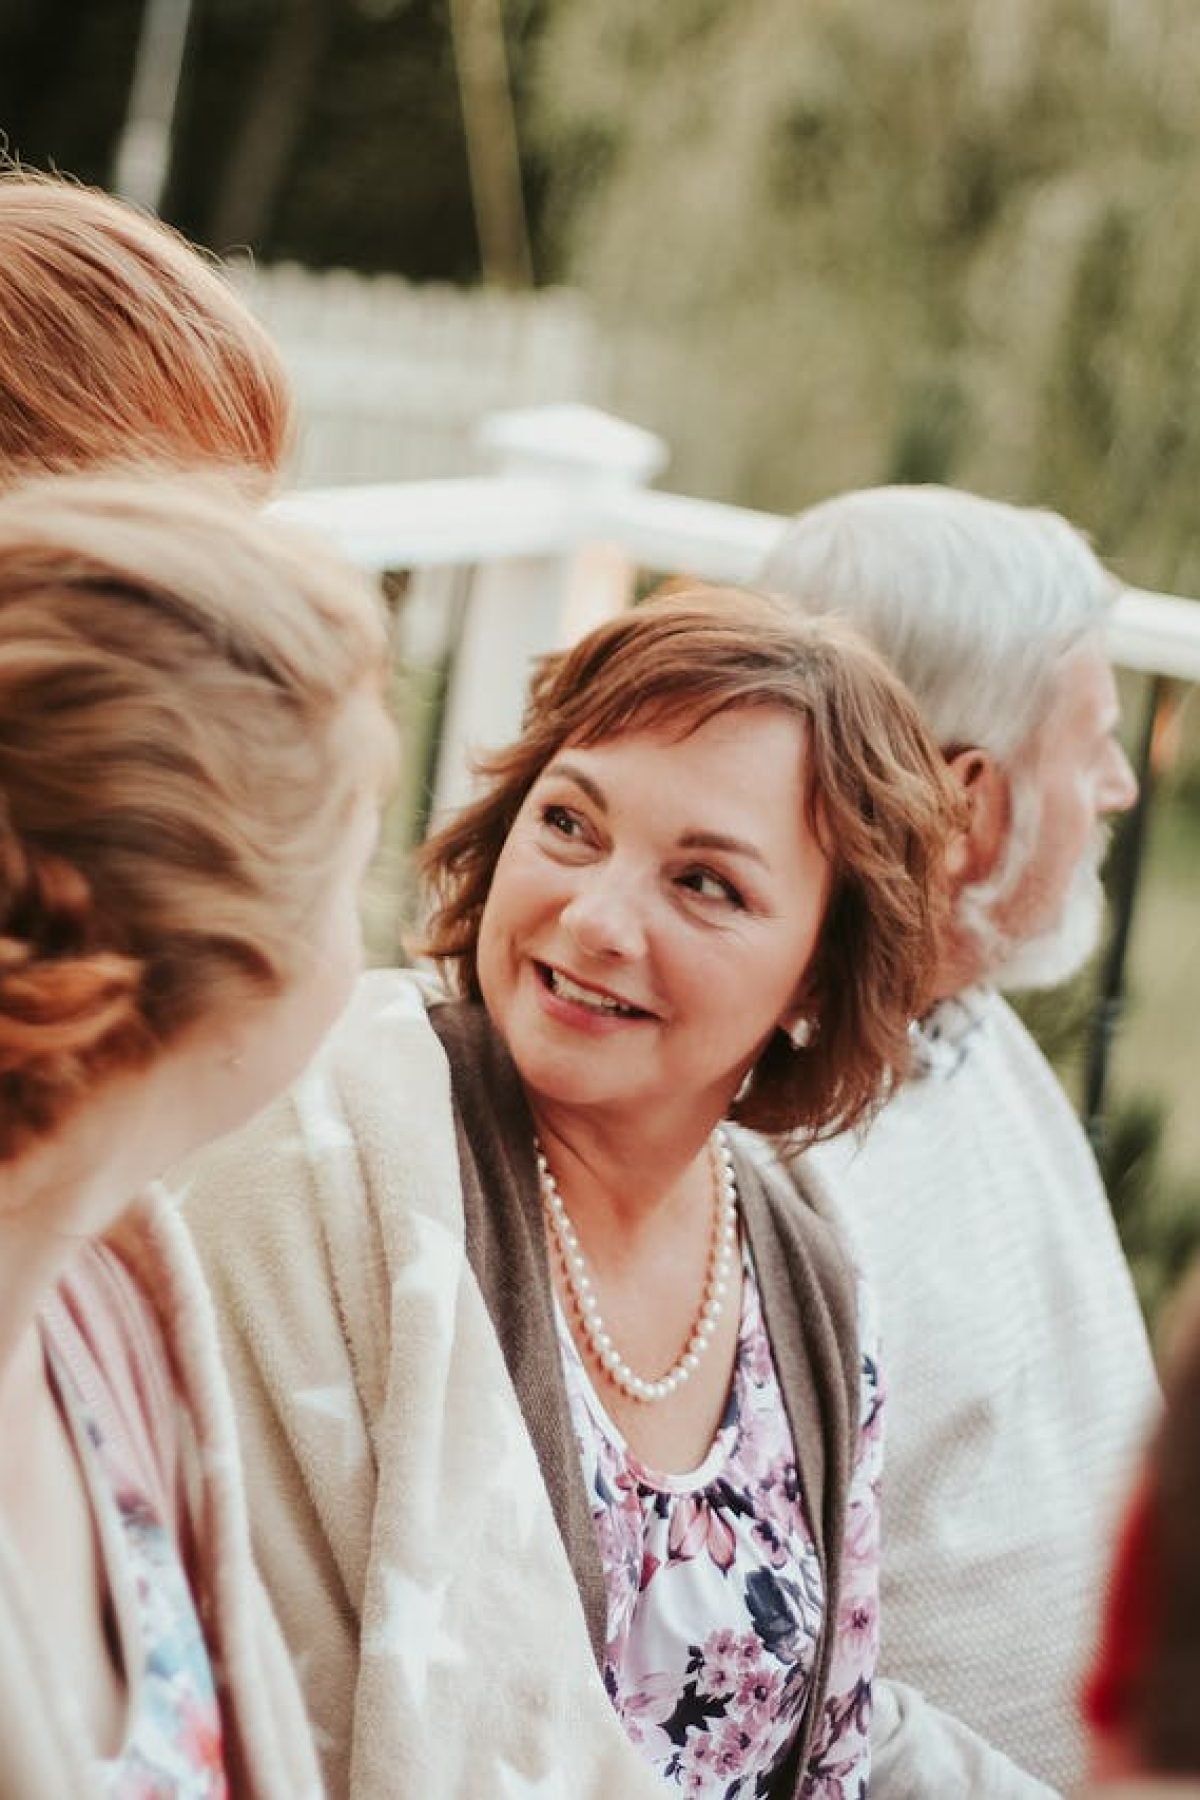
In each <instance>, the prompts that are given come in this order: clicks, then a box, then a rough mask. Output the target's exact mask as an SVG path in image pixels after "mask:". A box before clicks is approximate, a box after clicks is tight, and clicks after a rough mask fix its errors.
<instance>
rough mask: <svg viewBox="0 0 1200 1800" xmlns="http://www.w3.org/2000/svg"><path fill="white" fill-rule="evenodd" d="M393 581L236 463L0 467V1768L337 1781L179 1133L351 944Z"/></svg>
mask: <svg viewBox="0 0 1200 1800" xmlns="http://www.w3.org/2000/svg"><path fill="white" fill-rule="evenodd" d="M383 663H384V633H383V629H382V625H381V621H380V618H379V616H378V612H377V607H376V603H375V599H374V596H373V595H372V594H371V593H370V592H369V590H367V589H366V588H365V587H364V586H363V585H362V584H360V582H359V580H358V579H357V578H356V577H354V576H352V575H351V574H350V573H348V572H347V571H345V570H344V569H342V568H341V567H340V566H339V565H337V564H336V563H334V562H332V561H331V560H329V559H327V558H326V557H325V556H324V555H323V554H322V553H321V552H320V551H319V549H317V548H316V547H314V546H313V545H312V544H310V543H309V542H307V540H295V539H292V538H290V537H288V536H286V535H284V534H283V533H282V532H281V531H280V530H279V529H278V528H273V527H270V526H268V525H267V524H266V523H265V522H262V521H261V520H259V519H258V518H257V517H256V516H255V515H254V514H253V513H252V512H250V511H249V510H248V509H247V508H246V507H245V505H244V504H243V503H242V502H240V501H235V500H234V499H233V497H232V496H231V495H230V494H229V493H228V492H227V491H226V490H225V489H224V488H223V487H222V488H221V489H219V490H218V489H217V488H216V487H210V486H208V485H206V484H204V483H200V482H198V481H197V480H196V479H195V478H193V479H192V480H191V481H190V483H189V484H188V485H187V486H186V487H185V486H184V485H182V484H180V483H178V482H149V481H134V480H131V479H111V478H101V477H95V476H65V475H64V476H56V477H49V478H43V479H41V480H39V481H34V482H30V483H28V484H24V485H19V486H17V487H15V488H13V489H11V490H10V491H9V492H8V493H7V494H5V495H3V496H0V1741H2V1742H3V1745H4V1753H3V1758H2V1760H0V1794H3V1795H4V1796H5V1797H6V1800H32V1797H33V1796H41V1795H45V1796H51V1795H52V1796H54V1800H83V1797H85V1796H87V1797H95V1800H101V1796H111V1795H118V1794H119V1795H131V1794H135V1793H137V1794H141V1793H148V1792H151V1791H153V1792H154V1793H168V1792H169V1793H172V1794H175V1793H180V1794H181V1793H195V1794H199V1793H204V1794H205V1795H212V1796H219V1795H235V1796H236V1795H242V1796H251V1795H253V1796H256V1797H259V1800H262V1797H266V1796H277V1797H278V1800H298V1797H300V1796H308V1795H315V1794H317V1792H318V1791H319V1785H320V1784H319V1776H318V1771H317V1764H316V1760H315V1756H314V1753H313V1747H312V1743H311V1740H310V1737H309V1733H308V1728H307V1725H306V1721H305V1714H304V1708H303V1704H302V1699H301V1695H300V1692H299V1689H298V1686H297V1684H296V1679H295V1675H294V1672H293V1669H292V1667H291V1663H290V1660H289V1658H288V1656H287V1655H286V1652H285V1650H284V1648H283V1644H282V1641H281V1640H280V1638H279V1636H278V1634H277V1628H276V1626H275V1622H274V1618H273V1615H272V1613H271V1611H270V1608H269V1606H268V1604H267V1601H266V1598H265V1595H264V1593H263V1591H262V1589H261V1587H260V1585H259V1583H258V1580H257V1576H256V1574H255V1572H254V1568H253V1564H252V1562H251V1555H250V1543H249V1526H248V1520H247V1517H246V1512H245V1505H244V1498H243V1490H242V1482H241V1474H240V1463H239V1461H238V1457H237V1454H236V1450H235V1443H234V1433H233V1418H232V1413H231V1410H230V1406H229V1401H228V1397H227V1392H226V1388H225V1385H224V1375H223V1371H222V1368H221V1364H220V1358H219V1355H218V1350H217V1342H216V1336H215V1330H214V1324H213V1320H212V1316H211V1311H210V1305H209V1301H208V1296H207V1293H206V1291H205V1288H204V1285H203V1282H202V1280H201V1278H200V1276H199V1271H198V1269H197V1268H196V1266H195V1263H194V1260H193V1256H192V1253H191V1250H190V1247H189V1245H188V1242H187V1239H186V1237H185V1235H184V1233H183V1229H182V1226H181V1225H180V1223H179V1222H178V1219H177V1215H176V1213H175V1210H174V1207H173V1206H172V1204H171V1203H170V1201H169V1199H168V1197H167V1196H166V1195H165V1194H164V1193H163V1191H162V1190H161V1189H160V1188H159V1187H158V1186H157V1184H156V1180H155V1178H156V1177H157V1176H158V1175H159V1173H160V1171H162V1170H163V1169H164V1168H166V1167H167V1166H168V1165H170V1164H172V1163H174V1162H176V1161H177V1160H178V1159H179V1158H180V1157H182V1156H184V1155H185V1154H186V1153H188V1152H189V1151H191V1150H194V1149H195V1148H196V1147H197V1146H198V1145H199V1144H201V1143H203V1142H204V1141H205V1140H207V1139H208V1138H210V1137H211V1136H213V1135H214V1134H216V1133H219V1132H223V1131H226V1130H228V1129H230V1128H231V1127H232V1126H234V1125H237V1124H239V1123H241V1122H242V1121H243V1120H244V1119H245V1118H246V1117H247V1116H248V1115H249V1114H250V1113H252V1112H253V1111H254V1110H255V1109H256V1108H257V1107H259V1106H261V1105H262V1104H264V1103H265V1102H266V1101H267V1100H269V1099H271V1098H272V1096H273V1095H274V1094H275V1093H277V1092H278V1091H279V1089H280V1088H281V1087H282V1086H283V1085H284V1084H285V1083H286V1082H288V1081H289V1080H291V1079H292V1078H293V1077H294V1076H295V1075H296V1074H297V1073H298V1072H299V1070H300V1069H301V1068H302V1066H303V1065H304V1062H305V1061H306V1059H307V1057H308V1056H309V1054H310V1053H311V1051H312V1050H313V1048H314V1047H315V1045H316V1043H317V1041H318V1039H319V1038H320V1036H321V1035H322V1033H323V1032H324V1030H325V1029H326V1027H327V1026H328V1025H329V1024H330V1023H331V1022H332V1020H333V1018H334V1016H335V1015H336V1013H337V1012H338V1010H339V1008H340V1007H341V1005H342V1003H343V1001H344V999H345V997H346V994H347V993H348V991H349V988H350V985H351V983H352V981H353V979H354V976H355V974H356V972H357V970H358V968H359V966H360V960H361V959H360V943H359V932H358V924H357V913H356V890H357V886H358V881H359V877H360V874H361V872H362V869H363V867H364V864H365V862H366V859H367V856H368V854H369V851H370V847H371V844H372V840H373V832H374V827H375V817H376V811H377V804H378V799H379V794H380V788H381V783H382V781H383V779H384V777H385V774H386V772H387V770H388V768H389V766H390V761H391V755H392V743H391V733H390V727H389V725H388V722H387V718H386V714H385V712H384V708H383V704H382V700H381V697H380V695H381V681H382V671H383Z"/></svg>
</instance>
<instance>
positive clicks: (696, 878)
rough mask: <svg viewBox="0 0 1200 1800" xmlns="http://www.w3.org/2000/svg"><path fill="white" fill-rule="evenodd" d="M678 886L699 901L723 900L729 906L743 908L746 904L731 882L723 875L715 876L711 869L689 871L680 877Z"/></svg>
mask: <svg viewBox="0 0 1200 1800" xmlns="http://www.w3.org/2000/svg"><path fill="white" fill-rule="evenodd" d="M680 885H681V886H682V887H685V888H686V889H687V890H688V892H689V893H692V894H696V895H698V896H699V898H700V899H701V900H724V901H726V902H727V903H728V904H729V905H730V906H738V907H743V906H745V904H746V902H745V901H744V900H743V899H742V896H741V895H740V894H739V893H738V891H737V889H736V888H735V887H734V885H733V883H732V882H731V881H726V879H725V877H724V876H723V875H716V874H714V873H713V871H712V870H711V869H689V870H688V872H687V874H686V875H682V876H681V877H680Z"/></svg>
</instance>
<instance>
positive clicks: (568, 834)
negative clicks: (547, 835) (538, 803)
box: [541, 802, 583, 838]
mask: <svg viewBox="0 0 1200 1800" xmlns="http://www.w3.org/2000/svg"><path fill="white" fill-rule="evenodd" d="M541 820H542V824H543V825H546V826H548V827H549V829H550V830H551V831H553V832H555V833H557V835H558V836H559V837H564V838H579V837H582V836H583V820H582V819H581V818H580V817H579V815H578V813H573V812H572V811H571V809H570V807H567V806H558V805H555V804H554V803H553V802H550V803H549V804H548V805H546V806H543V807H542V810H541Z"/></svg>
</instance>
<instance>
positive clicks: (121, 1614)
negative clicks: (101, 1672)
mask: <svg viewBox="0 0 1200 1800" xmlns="http://www.w3.org/2000/svg"><path fill="white" fill-rule="evenodd" d="M49 1363H50V1371H51V1376H52V1379H53V1381H54V1384H55V1388H56V1390H57V1392H58V1396H59V1403H60V1405H61V1406H62V1408H63V1413H64V1417H65V1418H66V1421H67V1425H68V1429H69V1431H70V1433H71V1436H72V1439H73V1441H74V1444H75V1450H76V1454H77V1455H78V1457H79V1461H80V1465H81V1468H82V1470H83V1476H84V1481H85V1483H86V1486H87V1489H88V1495H89V1498H90V1500H91V1504H92V1511H93V1516H94V1517H95V1520H96V1528H97V1536H98V1539H99V1543H100V1549H101V1555H102V1557H103V1561H104V1566H105V1573H106V1575H107V1578H108V1587H109V1593H110V1595H111V1596H112V1602H111V1603H112V1612H113V1620H112V1625H113V1632H114V1636H115V1639H116V1641H117V1643H118V1645H119V1648H120V1656H121V1662H122V1665H123V1668H124V1671H125V1679H126V1686H127V1691H128V1696H129V1704H128V1714H127V1719H126V1725H125V1736H124V1741H123V1743H122V1745H121V1749H120V1750H119V1752H118V1753H117V1755H116V1756H115V1757H112V1758H109V1759H105V1760H103V1761H102V1762H101V1763H100V1764H99V1769H98V1774H99V1777H100V1786H101V1791H102V1792H103V1793H104V1795H105V1797H106V1800H228V1794H229V1787H228V1782H227V1780H226V1776H225V1758H224V1751H223V1742H222V1732H221V1713H220V1706H219V1703H218V1700H217V1695H216V1689H215V1686H214V1682H213V1675H212V1667H211V1664H210V1662H209V1655H208V1648H207V1645H206V1644H205V1641H204V1634H203V1631H202V1630H201V1626H200V1621H199V1618H198V1617H197V1613H196V1606H195V1602H194V1600H193V1598H192V1591H191V1586H190V1584H189V1582H188V1577H187V1572H186V1570H185V1569H184V1566H183V1563H182V1561H181V1560H180V1555H179V1549H178V1546H177V1544H176V1541H175V1537H174V1534H173V1532H171V1531H170V1530H169V1529H168V1528H167V1525H166V1524H165V1522H164V1521H163V1520H162V1519H160V1518H159V1517H158V1515H157V1513H156V1512H155V1509H154V1506H153V1504H152V1503H151V1500H150V1498H149V1497H148V1496H147V1495H146V1494H144V1493H141V1492H139V1491H138V1489H137V1487H136V1486H135V1485H134V1484H132V1483H131V1481H130V1479H129V1475H128V1473H127V1471H126V1470H125V1469H124V1468H123V1467H122V1466H121V1465H120V1461H119V1459H118V1458H117V1457H116V1456H114V1455H113V1453H112V1451H111V1449H110V1447H109V1446H107V1445H106V1443H105V1440H104V1438H103V1436H102V1435H101V1433H100V1431H99V1429H98V1427H97V1425H96V1422H95V1420H94V1419H93V1417H92V1416H91V1414H90V1412H89V1411H88V1409H87V1407H86V1405H85V1404H84V1402H83V1400H82V1398H81V1396H80V1395H79V1393H78V1391H77V1390H76V1389H75V1387H74V1384H73V1383H72V1381H71V1379H70V1376H69V1375H68V1374H67V1373H66V1371H65V1370H64V1369H63V1368H62V1367H61V1366H60V1365H59V1363H58V1361H57V1359H56V1358H54V1357H53V1356H51V1357H50V1358H49Z"/></svg>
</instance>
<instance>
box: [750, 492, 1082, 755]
mask: <svg viewBox="0 0 1200 1800" xmlns="http://www.w3.org/2000/svg"><path fill="white" fill-rule="evenodd" d="M759 585H760V586H762V587H764V588H768V589H770V590H772V591H773V592H775V593H777V594H779V595H781V596H783V597H785V598H787V599H791V600H793V601H796V602H798V603H799V604H800V605H801V606H803V607H804V609H805V610H806V611H809V612H836V613H841V614H842V615H843V616H844V617H846V618H849V619H851V620H853V621H854V622H855V623H856V624H857V625H858V626H859V627H860V628H861V629H862V630H863V631H864V632H865V634H866V635H867V636H868V637H869V638H870V639H871V640H872V642H873V643H874V644H875V645H876V647H877V648H878V649H879V650H880V651H881V652H882V653H883V655H884V656H885V657H886V658H887V660H888V661H889V662H890V663H891V665H892V667H893V668H894V669H895V670H896V672H897V673H898V674H899V675H900V676H901V678H902V679H903V680H904V681H905V683H906V684H907V686H908V687H909V689H910V690H911V692H912V694H913V696H914V698H915V699H916V701H917V704H918V705H919V706H920V708H921V710H922V712H923V713H924V715H925V720H926V723H927V724H928V725H929V727H930V729H931V730H932V732H933V734H934V736H935V737H936V738H937V740H938V742H939V744H941V745H942V747H943V749H951V748H953V749H962V748H966V747H968V746H975V745H978V746H979V747H980V748H982V749H985V750H987V751H989V752H990V753H991V754H992V755H993V756H995V757H997V758H998V759H999V760H1000V761H1002V762H1006V761H1008V760H1009V758H1010V757H1011V756H1012V754H1013V752H1014V751H1016V750H1017V749H1018V748H1019V747H1020V745H1022V744H1023V743H1024V742H1025V741H1026V740H1027V739H1028V737H1029V736H1030V734H1031V733H1032V732H1033V731H1034V730H1035V729H1036V727H1037V726H1038V724H1039V723H1040V722H1041V720H1042V717H1043V716H1044V713H1045V711H1046V708H1047V705H1048V703H1049V700H1050V697H1051V692H1052V681H1053V675H1054V665H1055V663H1056V662H1057V660H1058V658H1059V657H1060V656H1061V655H1062V654H1063V653H1064V651H1066V650H1068V649H1069V648H1070V647H1071V646H1072V645H1073V644H1074V643H1076V642H1077V641H1078V640H1079V639H1080V638H1083V637H1085V636H1087V635H1088V634H1089V633H1091V632H1093V631H1096V630H1098V629H1099V628H1100V627H1101V626H1102V625H1103V623H1104V620H1105V616H1106V614H1107V613H1108V610H1109V608H1110V607H1111V605H1112V603H1113V600H1114V599H1115V598H1116V595H1117V592H1118V586H1117V583H1116V581H1115V579H1114V577H1113V576H1112V575H1110V574H1109V572H1108V571H1107V570H1106V569H1105V568H1104V566H1103V565H1102V564H1101V563H1100V561H1099V560H1098V558H1097V557H1096V555H1095V554H1094V552H1093V551H1092V549H1091V547H1090V546H1089V544H1088V543H1087V540H1086V539H1085V538H1084V537H1083V535H1082V534H1081V533H1080V532H1078V531H1077V530H1076V529H1075V527H1074V526H1073V525H1070V524H1068V523H1067V521H1066V519H1064V518H1062V517H1061V516H1060V515H1059V514H1058V513H1052V512H1043V511H1040V510H1038V509H1036V508H1033V507H1022V506H1010V505H1008V504H1007V503H1006V502H1004V501H1001V500H985V499H982V498H981V497H980V496H978V495H976V494H968V493H963V492H961V491H959V490H957V489H953V488H944V487H932V486H931V487H879V488H861V489H859V490H858V491H857V492H855V493H849V494H841V495H838V496H837V497H836V498H834V499H832V500H826V501H823V502H822V503H821V504H819V505H817V506H813V507H810V508H809V509H808V510H807V511H806V512H802V513H800V514H799V515H798V516H797V517H796V518H795V519H793V520H792V521H791V523H790V524H789V525H788V526H787V528H786V529H785V531H784V533H783V536H782V537H781V538H780V540H779V542H778V543H777V545H776V546H775V549H774V550H773V551H772V553H771V555H770V556H769V557H768V559H767V562H766V564H765V566H764V568H763V571H762V574H761V576H760V578H759Z"/></svg>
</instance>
